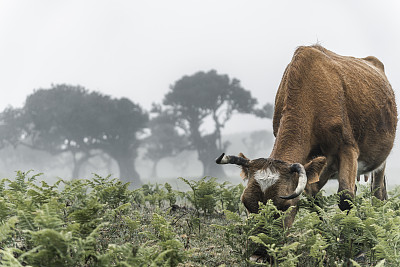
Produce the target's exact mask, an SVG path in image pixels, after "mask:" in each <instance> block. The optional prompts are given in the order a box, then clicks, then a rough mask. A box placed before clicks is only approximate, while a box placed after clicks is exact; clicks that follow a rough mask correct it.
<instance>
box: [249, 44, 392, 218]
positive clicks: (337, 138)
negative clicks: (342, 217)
mask: <svg viewBox="0 0 400 267" xmlns="http://www.w3.org/2000/svg"><path fill="white" fill-rule="evenodd" d="M396 125H397V109H396V102H395V97H394V93H393V90H392V88H391V86H390V84H389V82H388V80H387V78H386V76H385V73H384V66H383V64H382V62H380V61H379V60H378V59H377V58H375V57H372V56H370V57H366V58H364V59H360V58H354V57H346V56H340V55H337V54H335V53H333V52H331V51H329V50H327V49H325V48H323V47H322V46H319V45H314V46H309V47H299V48H298V49H297V50H296V52H295V53H294V56H293V58H292V61H291V62H290V63H289V65H288V66H287V68H286V70H285V72H284V75H283V78H282V81H281V84H280V86H279V88H278V92H277V94H276V98H275V112H274V117H273V129H274V135H275V136H276V140H275V143H274V147H273V150H272V152H271V154H270V157H269V158H268V159H258V160H253V161H250V164H249V167H244V168H243V173H244V174H245V176H246V177H247V178H248V179H249V181H248V185H247V187H246V189H245V191H244V192H243V195H242V201H243V203H244V204H245V206H246V208H247V209H248V210H249V211H250V212H257V211H258V202H259V201H261V202H266V201H267V200H268V199H272V200H273V201H274V203H275V205H277V207H278V208H279V209H282V210H285V209H287V208H288V207H289V206H296V205H297V202H298V198H296V199H292V200H284V199H281V198H279V196H281V195H287V194H290V193H291V192H293V190H294V189H295V188H296V186H297V181H298V174H297V173H290V171H289V166H290V164H291V163H301V164H302V165H304V167H305V169H306V173H307V178H308V184H307V186H306V189H305V191H306V193H308V194H310V195H315V194H316V193H317V192H318V191H319V190H320V189H321V188H322V187H323V186H324V185H325V184H326V182H327V181H328V179H331V178H334V179H338V180H339V191H343V190H346V192H347V195H345V194H344V195H343V197H342V201H341V203H340V208H341V209H348V208H349V204H348V203H347V202H346V201H345V199H351V198H352V197H354V194H355V180H356V178H357V175H360V174H364V173H368V172H374V171H375V172H374V175H373V184H372V187H373V189H374V190H375V196H377V197H378V198H380V199H385V198H387V195H386V188H385V183H384V167H385V160H386V158H387V156H388V155H389V153H390V151H391V149H392V146H393V141H394V138H395V132H396ZM241 156H243V155H241ZM358 162H362V164H363V165H364V168H363V170H361V172H359V173H357V170H358ZM267 167H270V168H271V169H274V170H277V171H278V172H279V173H280V174H281V175H280V178H279V180H278V181H277V182H276V183H275V184H274V185H272V186H271V187H270V188H268V189H267V190H266V192H265V193H263V192H262V191H261V189H260V186H259V185H258V183H257V181H256V180H255V179H254V177H253V176H254V173H255V171H257V170H259V169H263V168H264V169H265V168H267ZM292 213H293V216H291V218H289V219H287V220H288V221H287V223H286V225H290V224H291V222H292V221H293V219H294V216H295V214H296V212H295V211H294V212H292Z"/></svg>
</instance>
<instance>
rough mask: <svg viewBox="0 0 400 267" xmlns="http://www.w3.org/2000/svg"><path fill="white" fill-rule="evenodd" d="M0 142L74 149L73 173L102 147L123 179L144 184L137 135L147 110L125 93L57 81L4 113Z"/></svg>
mask: <svg viewBox="0 0 400 267" xmlns="http://www.w3.org/2000/svg"><path fill="white" fill-rule="evenodd" d="M0 118H1V120H0V121H1V124H2V125H1V129H0V147H1V145H2V144H3V146H4V145H5V144H7V143H8V144H13V145H14V146H16V145H24V146H28V147H30V148H33V149H36V150H43V151H46V152H48V153H50V154H53V155H55V154H60V153H71V154H72V156H73V159H74V170H73V173H72V177H73V178H78V177H79V169H80V167H81V166H82V164H84V163H85V162H87V160H88V159H89V158H90V157H92V156H94V155H96V154H98V153H99V151H100V152H102V153H104V154H106V155H108V156H109V157H111V158H113V159H114V160H115V162H116V163H117V164H118V167H119V171H120V175H119V177H121V178H122V179H124V181H131V182H132V183H134V184H137V185H138V186H140V185H141V180H140V177H139V174H138V173H137V172H136V170H135V165H134V164H133V162H134V159H135V158H136V157H137V148H138V146H139V140H138V138H137V135H138V133H140V132H141V131H142V130H143V129H144V127H145V126H146V123H147V121H148V115H147V113H146V112H145V111H144V110H142V108H141V107H140V106H139V105H137V104H135V103H133V102H132V101H130V100H129V99H127V98H120V99H116V98H111V97H110V96H107V95H103V94H101V93H98V92H89V91H88V90H86V89H85V88H83V87H81V86H71V85H66V84H60V85H53V86H52V87H51V88H50V89H39V90H36V91H35V92H34V93H33V94H31V95H29V96H28V97H27V98H26V101H25V105H24V106H23V107H22V108H16V109H14V108H8V109H6V110H5V111H4V112H3V113H1V115H0Z"/></svg>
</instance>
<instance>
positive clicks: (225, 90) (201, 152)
mask: <svg viewBox="0 0 400 267" xmlns="http://www.w3.org/2000/svg"><path fill="white" fill-rule="evenodd" d="M163 103H164V105H165V106H166V107H167V108H169V109H171V110H173V114H175V117H176V125H177V126H178V127H180V128H182V129H183V130H184V131H185V133H186V135H187V136H188V141H189V144H190V146H191V148H192V149H195V150H196V151H197V152H198V158H199V160H200V161H201V162H202V163H203V167H204V175H213V176H224V173H223V170H222V168H220V166H218V165H216V164H213V162H212V159H214V158H215V157H217V156H218V154H219V153H221V152H222V151H223V150H224V149H226V147H227V145H228V144H227V143H223V142H222V138H221V129H222V128H223V127H224V126H225V124H226V122H227V121H228V120H229V119H230V118H231V116H232V115H233V114H234V113H235V112H236V113H253V111H254V106H255V104H256V103H257V100H256V99H255V98H253V97H252V96H251V93H250V91H247V90H245V89H244V88H243V87H242V86H241V84H240V81H239V80H238V79H235V78H234V79H231V78H229V76H228V75H221V74H218V73H217V72H216V71H215V70H211V71H209V72H197V73H195V74H193V75H192V76H184V77H182V78H181V79H180V80H178V81H177V82H176V83H175V84H174V85H172V86H171V87H170V90H169V92H168V93H167V94H166V95H165V98H164V101H163ZM206 118H211V119H212V121H213V123H214V129H213V130H212V131H211V132H209V133H204V132H202V131H201V126H202V125H203V123H204V121H205V119H206Z"/></svg>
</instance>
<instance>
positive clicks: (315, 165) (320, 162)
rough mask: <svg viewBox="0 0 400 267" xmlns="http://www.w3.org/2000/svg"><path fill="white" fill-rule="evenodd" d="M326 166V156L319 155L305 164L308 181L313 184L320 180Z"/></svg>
mask: <svg viewBox="0 0 400 267" xmlns="http://www.w3.org/2000/svg"><path fill="white" fill-rule="evenodd" d="M325 166H326V158H325V157H318V158H315V159H313V160H311V161H310V162H308V163H307V164H306V165H304V169H305V170H306V174H307V183H309V184H312V183H316V182H318V181H319V176H320V175H321V173H322V171H323V170H324V168H325Z"/></svg>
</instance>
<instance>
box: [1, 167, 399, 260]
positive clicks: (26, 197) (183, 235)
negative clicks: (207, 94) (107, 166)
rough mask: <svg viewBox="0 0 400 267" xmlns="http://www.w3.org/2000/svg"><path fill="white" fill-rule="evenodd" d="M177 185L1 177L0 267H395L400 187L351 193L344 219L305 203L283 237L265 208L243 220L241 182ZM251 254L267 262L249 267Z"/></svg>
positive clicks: (322, 204)
mask: <svg viewBox="0 0 400 267" xmlns="http://www.w3.org/2000/svg"><path fill="white" fill-rule="evenodd" d="M178 179H180V180H181V181H182V182H183V183H185V184H186V185H187V186H188V188H190V189H189V190H188V191H185V192H183V191H177V190H174V189H173V188H172V187H171V186H170V185H169V184H168V183H165V184H145V185H144V186H142V187H141V188H140V189H136V190H130V189H129V187H128V184H123V183H121V182H120V181H118V180H116V179H111V178H110V177H100V176H96V175H94V177H93V178H91V179H79V180H72V181H64V180H59V181H58V182H56V183H55V184H54V185H49V184H47V183H45V182H43V181H41V182H39V181H40V175H33V174H32V173H30V172H28V173H23V172H18V173H17V174H16V177H15V178H13V179H3V180H1V182H0V253H1V255H0V257H1V266H60V267H61V266H253V265H262V266H400V249H399V246H400V198H399V196H400V188H395V189H393V190H392V191H391V192H390V198H389V200H388V201H385V202H382V201H379V200H377V199H375V198H373V197H371V193H370V192H369V189H368V188H367V187H366V186H362V185H358V187H359V189H358V192H357V197H356V199H355V200H354V206H353V208H352V209H351V211H350V212H349V213H347V212H341V211H340V210H339V209H338V208H337V201H338V196H337V195H330V196H324V195H323V194H320V195H319V196H318V197H317V198H316V200H314V199H308V198H307V197H306V196H304V195H303V196H302V199H301V201H300V211H299V213H298V214H297V216H296V220H295V223H294V225H293V227H291V228H290V229H284V228H282V219H281V218H282V217H283V216H285V214H284V213H281V212H279V211H277V210H276V209H275V207H274V205H273V204H272V203H266V204H265V205H262V206H261V208H260V213H259V214H252V215H247V213H246V211H245V209H244V207H243V205H242V204H241V203H240V200H239V198H240V195H241V192H242V190H243V185H241V184H239V185H232V184H229V183H227V182H222V183H220V182H217V180H216V179H215V178H207V177H206V178H202V179H198V180H186V179H183V178H178ZM316 203H318V205H317V204H316ZM277 214H279V215H280V216H276V215H277ZM275 218H277V219H275ZM256 247H258V248H261V249H263V250H265V251H266V252H267V253H268V255H269V257H268V259H267V260H266V262H264V263H253V262H250V261H248V259H249V256H250V255H251V254H252V252H253V251H254V249H255V248H256Z"/></svg>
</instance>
